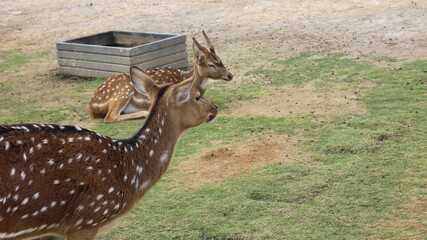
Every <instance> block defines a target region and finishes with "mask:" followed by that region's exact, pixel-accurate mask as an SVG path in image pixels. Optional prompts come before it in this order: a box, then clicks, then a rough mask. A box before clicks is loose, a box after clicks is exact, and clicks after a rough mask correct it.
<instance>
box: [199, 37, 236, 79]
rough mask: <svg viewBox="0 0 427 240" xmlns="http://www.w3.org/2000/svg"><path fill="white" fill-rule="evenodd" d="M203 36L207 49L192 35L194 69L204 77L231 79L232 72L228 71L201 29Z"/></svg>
mask: <svg viewBox="0 0 427 240" xmlns="http://www.w3.org/2000/svg"><path fill="white" fill-rule="evenodd" d="M203 36H204V37H205V40H206V43H207V45H208V48H209V49H207V48H205V47H203V46H202V45H201V44H200V43H199V42H197V40H196V38H194V37H193V50H194V58H195V65H196V66H195V70H196V71H198V73H199V74H200V76H202V77H204V78H210V79H215V80H218V79H223V80H226V81H231V80H232V79H233V74H231V73H230V72H229V71H228V69H227V68H226V67H225V66H224V64H223V63H222V61H221V59H220V58H219V57H218V56H217V55H216V52H215V47H214V45H213V44H212V42H211V41H210V39H209V37H208V36H207V35H206V33H205V31H203Z"/></svg>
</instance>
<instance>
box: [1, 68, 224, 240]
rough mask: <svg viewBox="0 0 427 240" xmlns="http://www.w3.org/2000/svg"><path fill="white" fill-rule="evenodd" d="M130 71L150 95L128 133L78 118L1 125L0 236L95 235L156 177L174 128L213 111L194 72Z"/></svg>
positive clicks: (83, 239)
mask: <svg viewBox="0 0 427 240" xmlns="http://www.w3.org/2000/svg"><path fill="white" fill-rule="evenodd" d="M130 75H131V79H132V83H133V86H135V89H137V91H139V92H145V93H146V94H147V95H148V96H149V97H150V99H152V102H151V106H150V109H149V110H150V113H149V115H148V117H147V119H146V121H145V123H144V125H143V126H142V128H141V129H140V130H139V131H138V132H137V133H135V134H134V135H133V136H132V137H130V138H127V139H121V140H119V139H114V138H110V137H107V136H103V135H100V134H98V133H96V132H93V131H90V130H87V129H83V128H80V127H77V126H62V125H50V124H48V125H43V124H20V125H7V126H0V164H1V168H0V239H14V240H16V239H28V238H36V237H42V236H48V235H49V236H52V235H57V236H62V237H66V238H67V239H68V240H92V239H94V238H95V236H96V234H97V233H98V232H99V231H100V229H101V228H103V227H104V228H105V226H106V225H107V224H109V223H111V222H113V221H114V220H116V219H117V218H119V217H122V216H123V215H125V214H126V213H127V212H129V210H130V209H131V208H132V207H133V206H134V205H135V203H136V202H137V201H138V200H139V199H140V198H141V197H142V196H143V195H144V194H145V193H147V191H148V190H149V189H150V188H151V187H152V186H153V185H154V184H155V183H156V182H157V181H158V180H159V179H160V178H161V176H162V175H163V174H164V173H165V171H166V169H167V168H168V165H169V162H170V160H171V158H172V155H173V153H174V149H175V146H176V144H177V141H178V139H179V137H180V135H181V134H182V133H183V132H184V131H185V130H186V129H188V128H191V127H195V126H198V125H200V124H202V123H204V122H210V121H212V120H213V119H214V118H215V117H216V115H217V113H218V110H217V107H216V106H215V105H214V104H212V103H210V102H209V101H207V100H206V99H204V98H203V97H202V96H201V94H200V91H199V90H197V89H195V88H193V87H192V84H193V82H192V81H193V79H189V80H186V81H183V82H181V83H179V84H163V85H158V84H156V83H155V82H154V81H153V79H151V78H150V77H149V76H148V75H147V74H146V73H145V72H144V71H143V70H141V69H139V68H137V67H131V69H130Z"/></svg>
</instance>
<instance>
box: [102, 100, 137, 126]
mask: <svg viewBox="0 0 427 240" xmlns="http://www.w3.org/2000/svg"><path fill="white" fill-rule="evenodd" d="M131 99H132V96H126V97H125V98H120V99H117V100H115V101H111V102H110V103H109V104H108V112H107V115H105V118H104V122H106V123H112V122H117V121H120V120H121V119H119V116H120V113H121V112H122V111H123V109H125V107H126V106H127V105H128V104H129V101H130V100H131Z"/></svg>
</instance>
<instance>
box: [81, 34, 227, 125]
mask: <svg viewBox="0 0 427 240" xmlns="http://www.w3.org/2000/svg"><path fill="white" fill-rule="evenodd" d="M203 36H204V37H205V40H206V43H207V44H208V47H209V50H208V49H207V48H205V47H203V46H201V45H200V44H199V43H198V42H197V40H196V39H195V38H194V37H193V42H194V44H193V50H194V53H195V55H194V68H193V69H192V70H191V71H188V72H184V71H181V70H178V69H174V68H159V69H151V70H147V71H146V73H147V74H148V75H150V76H151V77H152V78H153V79H154V80H155V81H156V82H157V83H160V84H163V83H179V82H182V81H183V80H185V79H188V78H190V77H194V87H196V88H197V89H198V90H199V91H200V93H201V95H202V96H203V94H204V93H205V91H206V87H207V83H208V79H209V78H210V79H223V80H227V81H230V80H232V79H233V75H232V74H231V73H230V72H229V71H228V70H227V68H226V67H225V66H224V64H222V61H221V59H220V58H219V57H218V56H217V55H216V53H215V48H214V45H213V44H212V42H211V41H210V39H209V37H208V36H207V35H206V33H205V32H204V31H203ZM130 78H131V76H130V75H129V74H128V73H120V74H116V75H113V76H111V77H110V78H109V79H107V80H106V81H105V82H104V83H103V84H102V85H101V86H99V87H98V89H97V90H96V91H95V94H94V95H93V97H92V98H91V100H90V102H89V105H88V110H89V113H90V115H91V117H92V118H104V122H107V123H110V122H116V121H120V120H126V119H134V118H141V117H146V116H147V114H148V112H147V110H148V107H149V106H150V99H149V97H148V96H147V95H146V94H145V93H140V92H138V91H136V90H135V87H134V86H133V85H132V82H131V79H130Z"/></svg>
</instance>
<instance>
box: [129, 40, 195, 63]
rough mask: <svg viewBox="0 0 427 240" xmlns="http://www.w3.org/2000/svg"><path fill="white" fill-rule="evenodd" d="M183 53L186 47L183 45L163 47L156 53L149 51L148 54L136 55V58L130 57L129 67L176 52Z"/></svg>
mask: <svg viewBox="0 0 427 240" xmlns="http://www.w3.org/2000/svg"><path fill="white" fill-rule="evenodd" d="M183 51H187V46H186V45H185V44H183V43H180V44H178V45H172V46H169V47H165V48H162V49H158V50H156V51H151V52H148V53H143V54H140V55H136V56H132V57H131V58H130V64H131V65H135V64H138V63H141V62H147V61H151V60H154V59H157V58H160V57H164V56H167V55H172V54H175V53H178V52H183Z"/></svg>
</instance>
